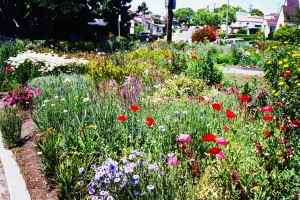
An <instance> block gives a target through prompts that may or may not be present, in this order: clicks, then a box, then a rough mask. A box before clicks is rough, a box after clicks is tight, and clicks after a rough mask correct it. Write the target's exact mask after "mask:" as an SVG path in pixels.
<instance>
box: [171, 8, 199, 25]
mask: <svg viewBox="0 0 300 200" xmlns="http://www.w3.org/2000/svg"><path fill="white" fill-rule="evenodd" d="M194 14H195V12H194V11H193V10H192V9H191V8H178V9H177V10H176V11H175V13H174V17H175V19H176V21H177V22H178V23H179V24H181V23H187V22H189V21H191V19H192V18H193V16H194Z"/></svg>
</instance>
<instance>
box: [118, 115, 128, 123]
mask: <svg viewBox="0 0 300 200" xmlns="http://www.w3.org/2000/svg"><path fill="white" fill-rule="evenodd" d="M118 120H119V121H122V122H124V121H126V120H127V117H126V116H125V115H120V116H119V117H118Z"/></svg>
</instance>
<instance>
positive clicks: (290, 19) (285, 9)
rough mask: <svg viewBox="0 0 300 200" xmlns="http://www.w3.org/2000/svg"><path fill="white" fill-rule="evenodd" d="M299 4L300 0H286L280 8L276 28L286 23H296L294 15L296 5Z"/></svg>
mask: <svg viewBox="0 0 300 200" xmlns="http://www.w3.org/2000/svg"><path fill="white" fill-rule="evenodd" d="M299 6H300V4H299V0H285V3H284V5H282V6H281V9H280V13H279V17H278V21H277V24H276V30H277V29H278V28H279V27H280V26H282V25H284V24H285V23H289V24H292V25H296V20H295V17H294V15H295V13H296V7H299Z"/></svg>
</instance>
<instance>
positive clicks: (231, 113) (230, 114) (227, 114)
mask: <svg viewBox="0 0 300 200" xmlns="http://www.w3.org/2000/svg"><path fill="white" fill-rule="evenodd" d="M226 116H227V117H228V119H232V118H234V117H235V116H236V114H235V113H234V112H232V111H231V110H230V109H227V110H226Z"/></svg>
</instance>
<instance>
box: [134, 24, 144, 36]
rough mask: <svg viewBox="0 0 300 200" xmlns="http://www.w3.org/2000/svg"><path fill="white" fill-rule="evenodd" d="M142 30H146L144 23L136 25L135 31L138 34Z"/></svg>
mask: <svg viewBox="0 0 300 200" xmlns="http://www.w3.org/2000/svg"><path fill="white" fill-rule="evenodd" d="M140 32H145V29H144V27H143V25H142V24H137V25H135V26H134V33H135V34H138V33H140Z"/></svg>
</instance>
